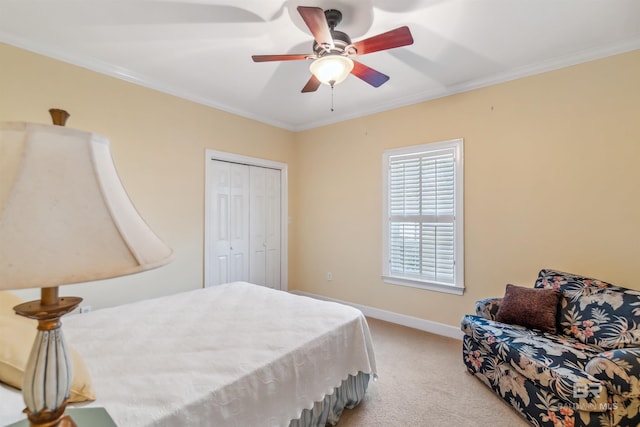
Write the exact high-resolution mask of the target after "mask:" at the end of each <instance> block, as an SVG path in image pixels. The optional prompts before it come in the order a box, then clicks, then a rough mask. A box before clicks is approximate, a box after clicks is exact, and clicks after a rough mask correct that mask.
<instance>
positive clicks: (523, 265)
mask: <svg viewBox="0 0 640 427" xmlns="http://www.w3.org/2000/svg"><path fill="white" fill-rule="evenodd" d="M639 74H640V51H635V52H632V53H629V54H624V55H619V56H616V57H611V58H608V59H603V60H599V61H595V62H591V63H587V64H583V65H579V66H575V67H570V68H565V69H562V70H559V71H554V72H550V73H546V74H541V75H538V76H533V77H529V78H525V79H520V80H516V81H512V82H508V83H504V84H500V85H496V86H492V87H488V88H484V89H481V90H475V91H471V92H467V93H464V94H459V95H455V96H450V97H447V98H442V99H438V100H434V101H431V102H425V103H422V104H418V105H414V106H410V107H406V108H401V109H396V110H394V111H390V112H386V113H381V114H377V115H374V116H370V117H365V118H361V119H358V120H351V121H349V122H346V123H341V124H336V125H332V126H325V127H322V128H319V129H314V130H309V131H306V132H301V133H299V134H297V135H296V140H297V141H296V150H297V153H296V165H297V170H298V172H299V173H298V175H297V176H296V177H295V179H296V180H297V185H298V186H299V189H300V193H299V194H298V198H297V203H298V209H297V211H296V212H295V218H294V219H293V223H292V226H293V227H294V229H295V230H297V236H298V239H297V243H296V252H298V253H299V254H301V255H300V259H299V260H298V262H296V266H297V269H296V270H295V275H294V276H293V277H292V278H291V280H290V281H291V283H292V285H291V287H295V288H297V289H300V290H304V291H307V292H312V293H316V294H322V295H325V296H329V297H332V298H337V299H341V300H345V301H351V302H357V303H359V304H364V305H367V306H372V307H376V308H380V309H384V310H389V311H393V312H397V313H402V314H405V315H410V316H415V317H419V318H423V319H428V320H432V321H436V322H441V323H445V324H449V325H452V326H456V327H457V326H458V325H459V320H460V317H461V316H462V315H463V314H464V313H472V312H473V308H474V305H473V304H474V302H475V301H476V300H477V299H479V298H483V297H488V296H499V295H502V294H503V293H504V286H505V284H506V283H514V284H521V285H527V286H532V285H533V282H534V280H535V277H536V275H537V272H538V270H539V269H540V268H544V267H549V268H556V269H560V270H564V271H569V272H575V273H581V274H585V275H591V276H595V277H598V278H601V279H603V280H609V281H612V282H614V283H619V284H621V285H626V286H628V287H632V288H635V289H640V279H639V278H640V189H639V186H640V79H638V75H639ZM381 90H384V88H382V89H381ZM459 137H461V138H464V144H465V147H464V150H465V152H464V156H465V171H464V172H465V232H466V233H465V275H466V280H465V282H466V292H465V294H464V295H463V296H454V295H449V294H443V293H438V292H432V291H423V290H419V289H414V288H409V287H401V286H394V285H388V284H384V283H383V282H382V281H381V279H380V275H381V270H382V268H381V258H382V253H381V244H382V243H381V234H382V228H381V227H382V224H381V217H382V194H381V182H382V152H383V150H384V149H387V148H393V147H400V146H407V145H416V144H423V143H427V142H435V141H441V140H448V139H452V138H459ZM328 271H331V272H332V273H333V280H332V281H331V282H328V281H326V279H325V275H326V272H328Z"/></svg>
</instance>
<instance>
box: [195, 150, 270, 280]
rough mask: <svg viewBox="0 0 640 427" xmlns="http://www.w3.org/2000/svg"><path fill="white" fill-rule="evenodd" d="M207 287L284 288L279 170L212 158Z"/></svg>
mask: <svg viewBox="0 0 640 427" xmlns="http://www.w3.org/2000/svg"><path fill="white" fill-rule="evenodd" d="M212 165H213V167H212V173H211V175H210V177H211V178H210V179H211V183H210V184H211V185H210V188H211V191H212V192H213V193H214V194H210V195H209V200H210V203H211V206H210V209H209V214H210V215H212V216H213V218H209V224H210V227H211V230H208V232H207V236H208V237H207V238H208V239H210V240H211V241H210V242H209V244H210V248H211V253H210V259H209V260H208V261H209V262H208V268H210V269H211V270H212V271H210V272H209V274H207V276H208V277H209V283H207V286H211V285H219V284H222V283H228V282H235V281H246V282H251V283H255V284H257V285H262V286H268V287H270V288H274V289H280V283H281V278H280V246H281V244H280V241H281V233H280V197H281V195H280V194H281V193H280V171H279V170H276V169H270V168H264V167H258V166H248V165H243V164H238V163H230V162H224V161H218V160H212Z"/></svg>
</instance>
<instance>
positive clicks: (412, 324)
mask: <svg viewBox="0 0 640 427" xmlns="http://www.w3.org/2000/svg"><path fill="white" fill-rule="evenodd" d="M289 292H291V293H292V294H297V295H304V296H307V297H311V298H316V299H321V300H325V301H332V302H337V303H340V304H345V305H350V306H351V307H355V308H357V309H358V310H360V311H361V312H362V313H363V314H364V315H365V316H367V317H373V318H374V319H379V320H384V321H385V322H391V323H396V324H398V325H402V326H407V327H409V328H414V329H419V330H421V331H425V332H430V333H432V334H436V335H442V336H445V337H449V338H455V339H458V340H462V335H463V333H462V331H461V330H460V328H456V327H454V326H451V325H446V324H444V323H439V322H434V321H431V320H425V319H421V318H419V317H413V316H407V315H406V314H399V313H394V312H393V311H387V310H381V309H379V308H375V307H368V306H366V305H361V304H356V303H352V302H347V301H341V300H338V299H334V298H329V297H325V296H322V295H317V294H313V293H310V292H304V291H297V290H293V291H289Z"/></svg>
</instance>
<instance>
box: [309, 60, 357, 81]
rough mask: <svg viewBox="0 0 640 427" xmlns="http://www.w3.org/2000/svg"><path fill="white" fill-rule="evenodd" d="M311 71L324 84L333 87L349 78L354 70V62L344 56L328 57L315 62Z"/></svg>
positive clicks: (310, 68) (311, 66) (310, 67)
mask: <svg viewBox="0 0 640 427" xmlns="http://www.w3.org/2000/svg"><path fill="white" fill-rule="evenodd" d="M309 70H310V71H311V74H313V75H314V76H316V78H317V79H318V80H320V81H321V82H322V83H324V84H326V85H330V86H333V85H336V84H338V83H341V82H342V81H343V80H344V79H346V78H347V76H348V75H349V73H350V72H351V70H353V61H352V60H351V58H349V57H347V56H343V55H326V56H323V57H320V58H318V59H316V60H315V61H313V62H312V63H311V65H310V66H309Z"/></svg>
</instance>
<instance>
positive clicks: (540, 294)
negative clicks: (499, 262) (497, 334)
mask: <svg viewBox="0 0 640 427" xmlns="http://www.w3.org/2000/svg"><path fill="white" fill-rule="evenodd" d="M559 299H560V292H558V291H557V290H555V289H539V288H525V287H522V286H515V285H507V288H506V290H505V294H504V298H503V299H502V302H501V303H500V309H499V310H498V313H497V314H496V320H497V321H498V322H502V323H509V324H514V325H520V326H524V327H526V328H532V329H539V330H541V331H543V332H550V333H553V334H554V333H556V314H557V312H558V301H559Z"/></svg>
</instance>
